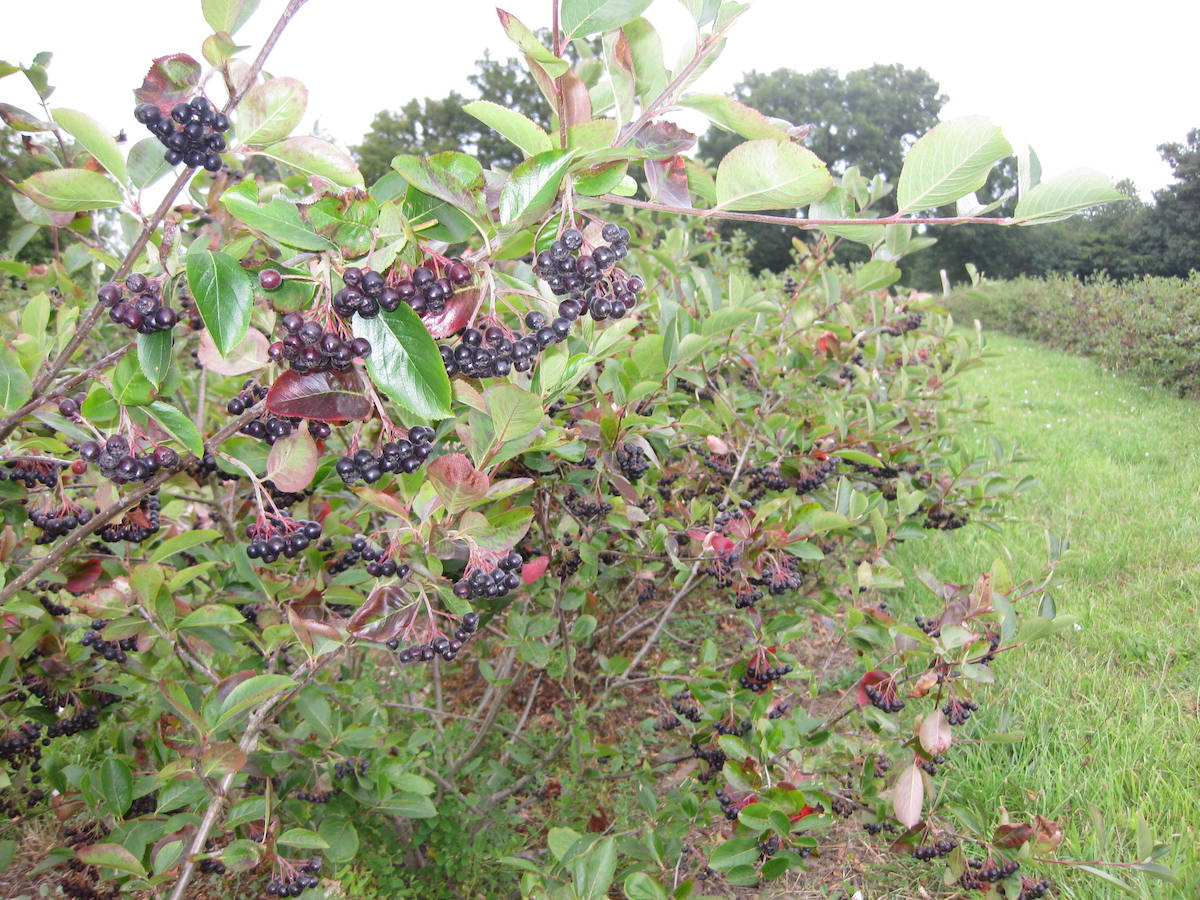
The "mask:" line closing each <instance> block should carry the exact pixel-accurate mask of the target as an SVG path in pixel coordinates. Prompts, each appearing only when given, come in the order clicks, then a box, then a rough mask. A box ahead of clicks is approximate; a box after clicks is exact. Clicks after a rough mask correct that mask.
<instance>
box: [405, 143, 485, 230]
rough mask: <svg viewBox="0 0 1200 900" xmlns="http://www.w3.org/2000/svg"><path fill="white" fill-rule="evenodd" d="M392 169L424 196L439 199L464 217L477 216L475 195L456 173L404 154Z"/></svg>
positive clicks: (428, 161) (429, 161) (428, 160)
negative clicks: (475, 214)
mask: <svg viewBox="0 0 1200 900" xmlns="http://www.w3.org/2000/svg"><path fill="white" fill-rule="evenodd" d="M392 168H393V169H395V170H396V171H397V172H399V173H400V174H401V175H402V176H404V180H405V181H407V182H408V183H409V184H410V185H412V186H413V187H415V188H416V189H417V190H419V191H421V192H422V193H425V194H428V195H429V196H431V197H437V198H438V199H439V200H444V201H446V202H447V203H449V204H450V205H451V206H453V207H454V208H455V209H456V210H458V211H459V212H460V213H463V214H464V215H468V216H470V215H474V213H475V211H476V210H477V207H478V202H477V201H476V197H475V195H474V194H473V193H472V192H471V190H470V188H469V187H468V186H467V184H466V183H465V182H464V181H463V180H462V179H461V178H459V176H458V175H457V174H456V172H454V171H452V170H450V169H448V168H447V167H446V166H443V165H439V164H438V163H436V162H435V161H433V160H430V159H423V158H421V157H419V156H411V155H408V154H401V155H399V156H397V157H396V158H395V159H393V160H392Z"/></svg>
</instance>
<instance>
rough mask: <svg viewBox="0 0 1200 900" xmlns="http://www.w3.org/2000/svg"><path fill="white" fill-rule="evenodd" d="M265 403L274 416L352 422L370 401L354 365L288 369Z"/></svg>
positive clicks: (366, 411)
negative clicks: (322, 369) (321, 369)
mask: <svg viewBox="0 0 1200 900" xmlns="http://www.w3.org/2000/svg"><path fill="white" fill-rule="evenodd" d="M376 352H378V351H376ZM438 359H439V360H440V359H441V356H439V357H438ZM443 372H445V369H443ZM266 406H267V409H268V410H269V411H270V412H272V413H274V414H275V415H277V416H288V417H296V418H301V419H316V420H318V421H321V422H335V423H338V422H354V421H359V420H362V419H366V418H368V417H370V415H371V400H370V398H369V397H367V394H366V391H365V389H364V387H363V383H362V379H361V377H360V376H359V374H358V370H357V369H353V368H351V369H345V370H343V371H338V370H336V369H330V370H328V371H325V372H308V373H306V374H303V375H302V374H300V373H299V372H297V371H295V370H294V369H288V370H287V371H286V372H284V373H283V374H282V375H280V376H279V377H278V378H276V379H275V383H274V384H272V385H271V389H270V391H268V392H267V399H266Z"/></svg>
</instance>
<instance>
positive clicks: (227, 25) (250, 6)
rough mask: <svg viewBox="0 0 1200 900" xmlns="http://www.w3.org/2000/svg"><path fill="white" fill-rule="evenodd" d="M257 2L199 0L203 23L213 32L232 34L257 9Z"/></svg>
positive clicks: (255, 0) (256, 0) (250, 0)
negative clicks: (202, 12)
mask: <svg viewBox="0 0 1200 900" xmlns="http://www.w3.org/2000/svg"><path fill="white" fill-rule="evenodd" d="M258 3H259V0H200V8H201V9H202V10H203V11H204V21H205V22H207V23H208V24H209V25H210V26H211V27H212V30H213V31H225V32H228V33H229V34H233V33H234V32H235V31H237V30H238V29H239V28H241V27H242V26H243V25H245V24H246V20H247V19H249V18H250V17H251V16H252V15H254V11H255V10H256V9H258Z"/></svg>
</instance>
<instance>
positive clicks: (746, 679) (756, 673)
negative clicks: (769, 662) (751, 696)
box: [739, 663, 792, 694]
mask: <svg viewBox="0 0 1200 900" xmlns="http://www.w3.org/2000/svg"><path fill="white" fill-rule="evenodd" d="M791 671H792V667H791V666H789V665H788V664H787V663H783V664H781V665H778V666H767V667H765V668H764V667H761V666H757V665H755V664H754V663H751V664H750V665H748V666H747V667H746V674H745V675H743V676H742V677H741V680H740V682H739V683H740V684H741V686H742V687H744V688H748V689H750V690H752V691H754V693H756V694H761V693H762V692H763V691H765V690H766V689H767V688H768V687H770V685H771V682H773V681H778V680H779V679H780V678H782V677H783V676H784V675H787V674H788V673H789V672H791Z"/></svg>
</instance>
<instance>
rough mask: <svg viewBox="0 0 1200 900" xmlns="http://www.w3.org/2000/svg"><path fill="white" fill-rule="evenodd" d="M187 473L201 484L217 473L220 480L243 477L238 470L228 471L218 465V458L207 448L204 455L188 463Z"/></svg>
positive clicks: (234, 479)
mask: <svg viewBox="0 0 1200 900" xmlns="http://www.w3.org/2000/svg"><path fill="white" fill-rule="evenodd" d="M187 473H188V474H189V475H191V476H192V477H193V478H195V479H196V481H197V482H198V483H199V484H203V483H204V482H206V481H207V480H208V476H210V475H215V476H216V477H217V480H218V481H237V480H238V479H239V478H241V476H240V475H238V473H237V472H226V471H225V470H224V469H222V468H221V467H220V466H219V465H217V458H216V457H215V456H213V452H212V451H211V450H205V451H204V455H203V456H198V457H196V458H195V459H193V460H192V461H191V463H189V464H188V468H187Z"/></svg>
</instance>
